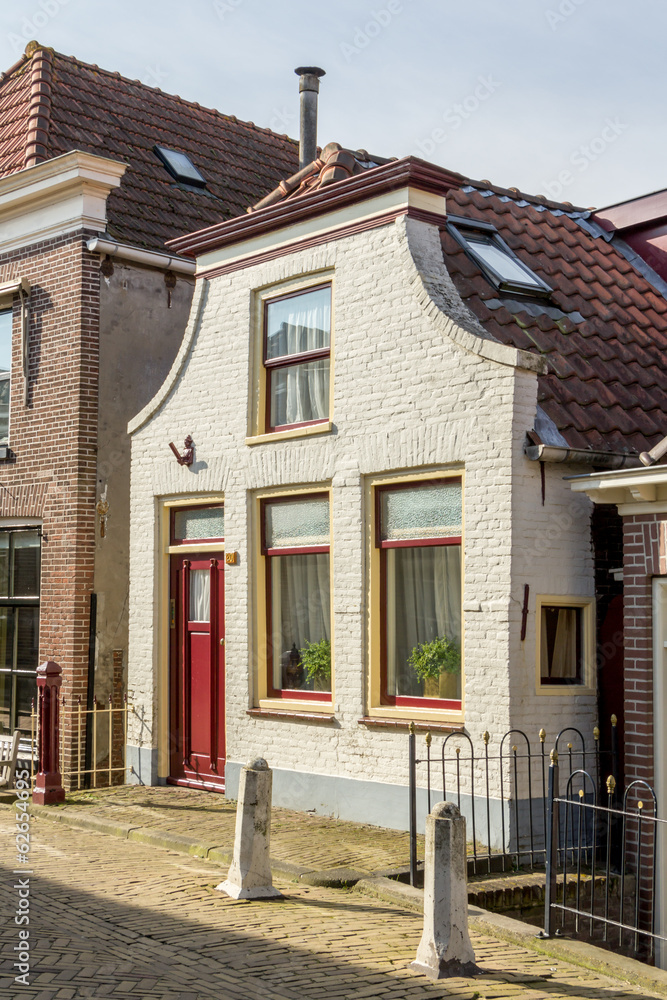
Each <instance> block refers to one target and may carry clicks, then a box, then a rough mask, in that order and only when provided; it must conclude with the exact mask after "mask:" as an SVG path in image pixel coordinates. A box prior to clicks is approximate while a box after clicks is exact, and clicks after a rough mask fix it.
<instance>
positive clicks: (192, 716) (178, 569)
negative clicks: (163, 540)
mask: <svg viewBox="0 0 667 1000" xmlns="http://www.w3.org/2000/svg"><path fill="white" fill-rule="evenodd" d="M224 563H225V559H224V555H223V553H219V554H218V553H216V554H215V555H209V554H208V553H207V555H206V557H205V558H204V557H202V556H197V555H196V554H195V555H183V556H172V561H171V594H170V623H169V624H170V634H171V664H170V693H169V694H170V697H169V702H170V722H169V726H170V733H169V757H170V766H169V779H168V780H169V782H170V783H172V784H179V785H190V786H192V787H195V788H210V789H213V790H217V791H224V789H225V628H224V622H225V618H224V606H225V601H224V572H223V567H224Z"/></svg>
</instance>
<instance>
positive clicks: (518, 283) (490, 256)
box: [448, 217, 551, 297]
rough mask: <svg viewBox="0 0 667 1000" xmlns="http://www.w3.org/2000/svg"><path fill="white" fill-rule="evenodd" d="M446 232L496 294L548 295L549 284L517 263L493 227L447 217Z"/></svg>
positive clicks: (511, 251) (513, 254)
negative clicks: (495, 289) (473, 263)
mask: <svg viewBox="0 0 667 1000" xmlns="http://www.w3.org/2000/svg"><path fill="white" fill-rule="evenodd" d="M448 229H449V231H450V233H451V234H452V235H453V236H454V238H455V239H456V240H457V241H458V243H460V244H461V246H462V247H463V249H464V250H465V251H466V253H467V254H468V256H469V257H470V258H472V260H473V261H474V262H475V263H476V264H477V265H478V267H480V268H481V270H482V273H483V274H484V276H485V278H486V279H487V280H488V281H490V282H491V284H492V285H495V287H496V288H497V289H498V291H501V292H515V293H516V292H518V293H522V294H524V295H539V296H543V297H545V296H547V295H550V293H551V288H550V287H549V285H547V283H546V282H545V281H542V279H541V278H538V276H537V275H536V274H535V273H534V272H533V271H531V269H530V268H529V267H527V266H526V265H525V264H524V263H523V261H521V260H519V258H518V257H517V255H516V254H515V253H514V251H513V250H511V249H510V247H508V245H507V243H505V241H504V240H503V239H502V238H501V237H500V235H499V234H498V231H497V230H496V228H495V227H494V226H491V225H489V224H488V223H484V222H471V221H469V220H466V219H458V218H455V219H452V218H451V217H450V219H449V221H448Z"/></svg>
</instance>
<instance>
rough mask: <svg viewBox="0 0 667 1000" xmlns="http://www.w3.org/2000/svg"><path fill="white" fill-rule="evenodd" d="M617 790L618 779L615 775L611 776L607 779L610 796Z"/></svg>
mask: <svg viewBox="0 0 667 1000" xmlns="http://www.w3.org/2000/svg"><path fill="white" fill-rule="evenodd" d="M615 788H616V778H615V777H614V775H613V774H610V775H609V777H608V778H607V791H608V792H609V794H610V795H613V794H614V790H615Z"/></svg>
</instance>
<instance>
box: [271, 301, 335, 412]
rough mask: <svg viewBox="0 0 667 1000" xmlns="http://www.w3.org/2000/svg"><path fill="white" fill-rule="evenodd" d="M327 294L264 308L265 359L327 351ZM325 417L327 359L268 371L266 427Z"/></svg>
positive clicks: (329, 320) (327, 395) (327, 401)
mask: <svg viewBox="0 0 667 1000" xmlns="http://www.w3.org/2000/svg"><path fill="white" fill-rule="evenodd" d="M330 329H331V294H330V291H329V289H322V290H320V291H318V292H313V293H311V294H310V295H302V296H297V297H296V298H295V299H286V300H284V301H282V302H274V303H272V304H271V306H270V308H269V332H268V336H267V347H266V350H267V354H266V356H267V360H271V359H274V358H281V357H285V356H287V355H293V354H303V353H305V352H306V351H318V350H322V349H324V348H327V347H329V344H330ZM328 413H329V359H328V358H320V359H319V360H317V361H310V362H307V363H305V364H302V365H299V364H295V365H290V366H288V367H286V368H278V369H274V370H273V371H272V372H271V425H272V426H273V427H277V426H280V425H281V424H298V423H305V422H306V421H308V420H319V419H324V418H325V417H326V416H327V415H328Z"/></svg>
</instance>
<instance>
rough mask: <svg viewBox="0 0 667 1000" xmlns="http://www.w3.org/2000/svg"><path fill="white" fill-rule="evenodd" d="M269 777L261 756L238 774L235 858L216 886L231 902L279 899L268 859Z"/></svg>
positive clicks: (269, 833)
mask: <svg viewBox="0 0 667 1000" xmlns="http://www.w3.org/2000/svg"><path fill="white" fill-rule="evenodd" d="M272 777H273V775H272V772H271V769H270V768H269V765H268V764H267V763H266V761H265V760H264V758H263V757H258V758H257V760H254V761H253V762H252V764H248V765H247V766H246V767H244V768H243V770H242V771H241V777H240V781H239V800H238V804H237V806H236V832H235V836H234V856H233V858H232V863H231V865H230V867H229V871H228V872H227V878H226V879H225V881H224V882H221V883H220V885H218V886H216V888H217V889H220V891H221V892H225V893H227V895H228V896H231V897H232V899H271V898H276V897H281V896H282V893H280V892H278V890H277V889H274V888H273V885H272V881H271V860H270V858H269V843H270V839H271V784H272Z"/></svg>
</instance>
